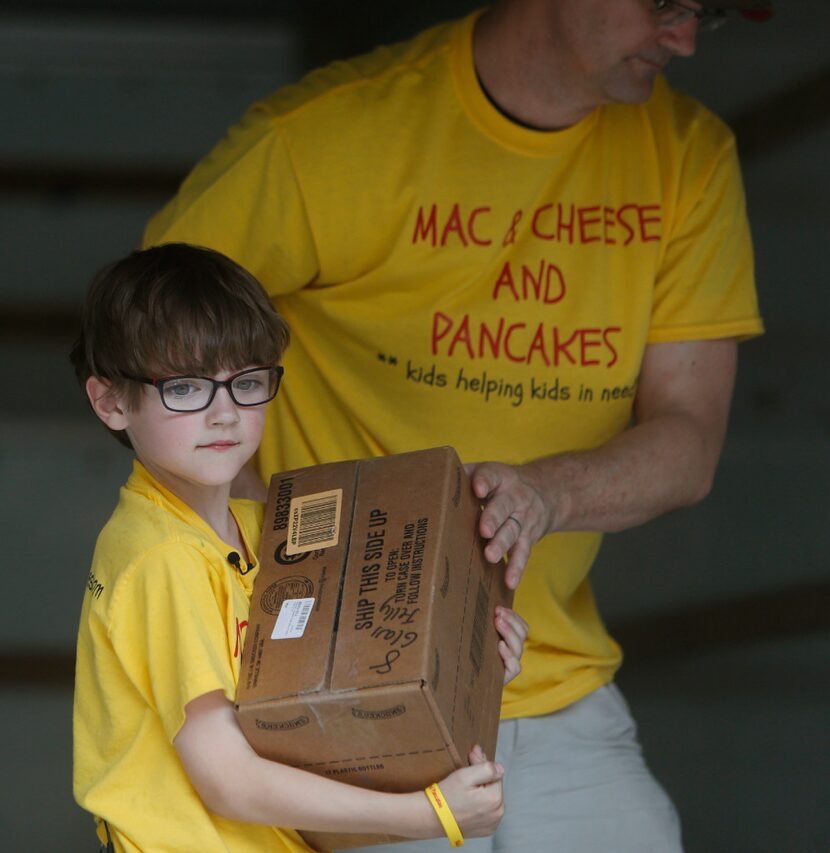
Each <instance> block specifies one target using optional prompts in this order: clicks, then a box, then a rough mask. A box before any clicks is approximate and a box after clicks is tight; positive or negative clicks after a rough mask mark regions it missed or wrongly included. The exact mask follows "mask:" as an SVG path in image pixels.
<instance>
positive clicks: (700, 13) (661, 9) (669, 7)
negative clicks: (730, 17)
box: [652, 0, 726, 30]
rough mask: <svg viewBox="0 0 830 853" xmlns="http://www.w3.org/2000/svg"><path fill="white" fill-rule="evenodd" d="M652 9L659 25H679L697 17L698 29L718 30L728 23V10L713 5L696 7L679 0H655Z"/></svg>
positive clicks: (669, 26)
mask: <svg viewBox="0 0 830 853" xmlns="http://www.w3.org/2000/svg"><path fill="white" fill-rule="evenodd" d="M652 10H653V13H654V17H655V19H656V21H657V24H658V26H661V27H668V28H671V27H679V26H682V25H683V24H686V23H688V22H689V21H691V20H692V18H697V24H698V29H700V30H716V29H717V28H718V27H720V26H721V25H722V24H724V23H726V11H725V10H724V9H717V8H711V7H708V6H707V7H703V8H701V9H695V8H693V7H692V6H687V5H686V4H685V3H679V2H677V0H654V2H653V4H652Z"/></svg>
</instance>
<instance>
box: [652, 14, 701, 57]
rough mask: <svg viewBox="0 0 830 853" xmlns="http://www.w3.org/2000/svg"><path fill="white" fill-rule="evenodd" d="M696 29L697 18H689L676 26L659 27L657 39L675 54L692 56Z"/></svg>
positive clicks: (662, 45)
mask: <svg viewBox="0 0 830 853" xmlns="http://www.w3.org/2000/svg"><path fill="white" fill-rule="evenodd" d="M697 29H698V22H697V18H690V19H689V20H688V21H685V22H684V23H682V24H679V25H678V26H676V27H663V28H661V30H660V32H659V35H658V39H657V41H658V43H659V44H660V46H661V47H664V48H666V49H667V50H670V51H671V52H672V53H673V54H674V55H675V56H686V57H689V56H694V54H695V47H696V44H695V43H696V40H697Z"/></svg>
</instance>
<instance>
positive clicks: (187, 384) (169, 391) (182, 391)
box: [164, 379, 203, 400]
mask: <svg viewBox="0 0 830 853" xmlns="http://www.w3.org/2000/svg"><path fill="white" fill-rule="evenodd" d="M202 390H203V389H202V386H201V384H199V383H197V382H193V381H191V380H189V379H178V380H176V381H175V382H168V383H166V384H165V386H164V393H165V394H166V395H167V396H168V397H175V398H176V399H177V400H181V399H182V397H191V396H193V395H194V394H198V393H199V392H200V391H202Z"/></svg>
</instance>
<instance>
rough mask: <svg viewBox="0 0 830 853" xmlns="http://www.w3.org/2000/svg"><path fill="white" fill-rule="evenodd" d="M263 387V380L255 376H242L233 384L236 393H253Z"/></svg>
mask: <svg viewBox="0 0 830 853" xmlns="http://www.w3.org/2000/svg"><path fill="white" fill-rule="evenodd" d="M261 387H262V380H261V379H258V378H256V377H254V376H241V377H240V378H239V379H237V380H236V381H235V382H234V383H233V389H234V391H244V392H251V391H257V390H258V389H260V388H261Z"/></svg>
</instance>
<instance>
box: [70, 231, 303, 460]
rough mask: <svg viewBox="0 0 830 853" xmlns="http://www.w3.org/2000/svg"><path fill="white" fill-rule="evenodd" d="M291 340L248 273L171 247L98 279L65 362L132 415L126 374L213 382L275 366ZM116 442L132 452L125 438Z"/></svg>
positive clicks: (133, 394)
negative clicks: (99, 382)
mask: <svg viewBox="0 0 830 853" xmlns="http://www.w3.org/2000/svg"><path fill="white" fill-rule="evenodd" d="M288 338H289V335H288V327H287V326H286V325H285V322H284V321H283V319H282V318H281V317H280V316H279V315H278V314H277V312H276V311H275V310H274V308H273V306H272V305H271V302H270V300H269V299H268V296H267V294H266V293H265V291H264V290H263V288H262V285H261V284H260V283H259V282H258V281H257V280H256V278H254V276H252V275H251V274H250V273H249V272H247V270H245V269H243V268H242V267H241V266H239V264H237V263H235V262H234V261H232V260H231V259H230V258H227V257H226V256H225V255H222V254H220V253H219V252H216V251H214V250H212V249H206V248H202V247H199V246H190V245H187V244H185V243H167V244H165V245H162V246H155V247H153V248H151V249H143V250H140V251H135V252H132V253H131V254H130V255H128V256H127V257H126V258H123V259H122V260H120V261H115V262H114V263H111V264H109V265H107V266H106V267H104V268H103V269H102V270H100V271H99V272H98V273H97V274H96V275H95V277H94V278H93V280H92V282H91V284H90V286H89V290H88V291H87V295H86V299H85V301H84V305H83V311H82V315H81V333H80V336H79V337H78V339H77V341H76V342H75V345H74V346H73V347H72V352H71V353H70V356H69V357H70V360H71V362H72V365H73V366H74V368H75V375H76V377H77V379H78V382H79V383H80V384H81V386H82V387H83V386H84V385H85V384H86V380H87V379H88V378H89V377H90V376H95V377H97V378H98V379H103V380H106V381H107V382H109V383H110V385H111V391H112V392H114V393H125V394H126V397H127V403H128V405H129V406H130V407H133V408H135V407H137V406H138V404H139V400H140V399H141V396H142V394H143V389H144V387H145V386H144V385H142V383H140V382H136V381H133V380H131V379H128V378H127V377H128V376H146V377H148V378H152V379H160V378H164V377H166V376H185V375H189V376H206V375H207V376H213V375H215V374H216V373H219V372H221V371H223V370H237V369H242V368H244V367H247V366H248V365H254V366H255V365H263V366H266V365H273V364H276V363H277V362H278V361H279V360H280V358H281V357H282V354H283V351H284V350H285V348H286V346H288ZM113 435H114V436H115V437H116V438H117V439H118V440H119V441H120V442H121V443H122V444H124V445H126V446H127V447H129V446H130V442H129V439H128V438H127V435H126V433H125V432H123V431H120V432H113Z"/></svg>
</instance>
